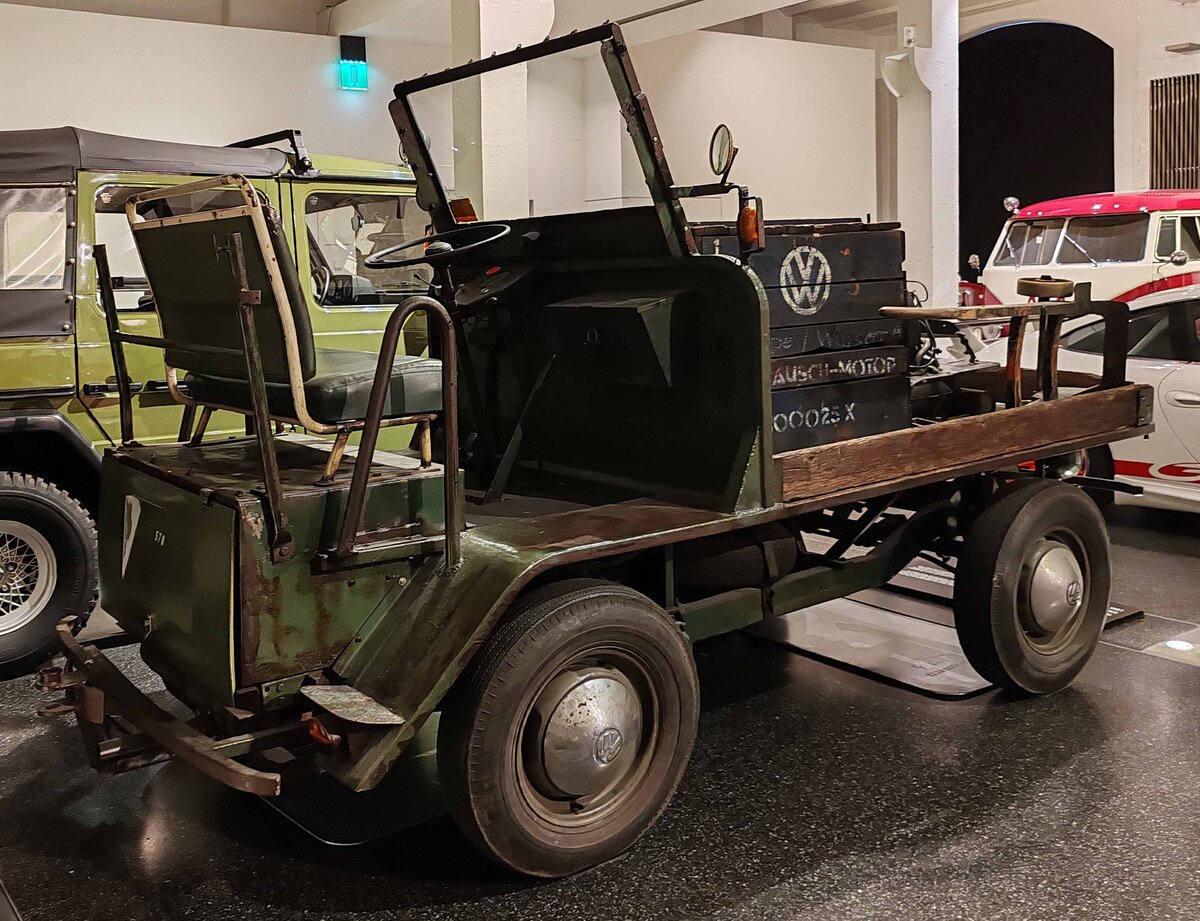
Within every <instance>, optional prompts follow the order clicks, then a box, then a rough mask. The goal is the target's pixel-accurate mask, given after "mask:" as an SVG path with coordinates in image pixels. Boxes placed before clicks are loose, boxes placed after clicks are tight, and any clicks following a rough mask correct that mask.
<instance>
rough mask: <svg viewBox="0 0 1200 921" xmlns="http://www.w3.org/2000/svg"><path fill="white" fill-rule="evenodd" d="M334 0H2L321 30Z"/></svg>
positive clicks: (253, 26)
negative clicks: (326, 12)
mask: <svg viewBox="0 0 1200 921" xmlns="http://www.w3.org/2000/svg"><path fill="white" fill-rule="evenodd" d="M332 2H333V0H0V3H23V4H26V5H28V6H45V7H56V8H58V9H70V10H81V11H83V12H89V13H112V14H114V15H117V16H145V17H147V18H149V19H172V20H177V21H179V22H206V23H211V24H213V25H225V26H244V27H246V28H249V29H280V30H283V31H286V32H311V33H316V32H321V33H325V32H326V30H325V29H323V28H320V26H321V25H323V24H324V20H325V18H326V17H325V15H323V14H324V11H325V8H326V7H327V6H329V5H330V3H332Z"/></svg>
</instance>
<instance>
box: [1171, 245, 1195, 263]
mask: <svg viewBox="0 0 1200 921" xmlns="http://www.w3.org/2000/svg"><path fill="white" fill-rule="evenodd" d="M1191 261H1192V260H1191V257H1190V256H1189V255H1188V254H1187V253H1185V252H1184V251H1183V250H1181V249H1177V250H1175V252H1173V253H1171V265H1187V264H1188V263H1189V262H1191Z"/></svg>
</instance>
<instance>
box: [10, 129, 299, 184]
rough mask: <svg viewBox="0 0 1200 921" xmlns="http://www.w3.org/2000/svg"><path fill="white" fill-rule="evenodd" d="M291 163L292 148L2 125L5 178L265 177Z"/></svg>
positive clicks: (41, 180) (57, 180)
mask: <svg viewBox="0 0 1200 921" xmlns="http://www.w3.org/2000/svg"><path fill="white" fill-rule="evenodd" d="M288 167H289V162H288V157H287V154H286V153H284V152H283V151H282V150H278V149H275V148H269V147H268V148H239V147H208V146H205V145H202V144H176V143H173V142H170V141H151V140H147V139H145V138H130V137H121V136H120V135H115V134H102V133H100V132H98V131H85V130H83V129H82V128H69V127H68V128H39V129H34V130H28V131H0V181H6V180H7V181H10V182H70V181H72V180H73V179H74V178H75V173H76V171H78V170H94V171H105V170H110V171H116V172H126V173H183V174H186V175H212V176H220V175H223V174H225V173H237V174H239V175H242V176H248V177H263V176H278V175H279V174H280V173H282V172H284V171H285V170H287V169H288Z"/></svg>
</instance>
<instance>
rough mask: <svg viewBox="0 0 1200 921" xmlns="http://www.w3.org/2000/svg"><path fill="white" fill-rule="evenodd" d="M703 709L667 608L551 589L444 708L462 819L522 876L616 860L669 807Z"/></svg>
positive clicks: (584, 587) (598, 585)
mask: <svg viewBox="0 0 1200 921" xmlns="http://www.w3.org/2000/svg"><path fill="white" fill-rule="evenodd" d="M698 713H699V690H698V684H697V679H696V669H695V663H694V662H693V660H692V654H691V648H690V646H689V645H688V642H687V640H686V639H685V638H684V636H683V633H682V632H681V630H680V628H679V626H678V625H677V624H676V623H675V622H674V621H673V620H672V619H671V618H670V617H669V616H668V615H667V614H666V612H664V611H663V610H662V609H661V608H660V607H658V606H657V605H655V604H654V603H653V602H652V601H650V600H649V599H648V598H646V597H645V596H643V595H641V594H639V593H638V592H635V591H633V590H631V589H628V588H625V587H623V586H620V585H616V584H613V583H607V582H599V581H592V580H573V581H569V582H562V583H556V584H553V585H548V586H545V587H543V588H541V589H538V590H537V591H534V592H531V593H530V594H529V595H528V596H527V597H526V598H524V599H522V600H521V601H519V602H518V603H517V607H516V608H515V609H514V611H513V612H512V614H511V615H510V616H509V618H508V620H507V621H506V622H505V623H504V624H503V625H502V626H501V627H500V628H499V629H498V631H497V632H496V633H495V634H494V635H493V637H492V638H491V639H490V640H489V641H488V642H487V644H486V645H485V647H484V649H483V650H482V651H481V652H480V654H479V658H478V659H477V664H476V665H474V666H473V668H472V671H471V673H470V674H469V675H468V676H466V677H465V678H464V679H463V681H461V682H460V685H459V687H458V689H456V691H455V692H454V694H453V695H452V696H451V698H450V699H449V700H448V701H447V703H446V706H445V707H444V709H443V712H442V722H441V727H440V729H439V739H438V768H439V773H440V775H441V779H442V784H443V786H444V788H445V790H446V794H447V801H448V804H449V807H450V813H451V815H452V816H453V817H454V819H455V821H456V822H457V823H458V825H459V827H460V828H461V829H462V830H463V832H464V833H465V834H466V835H467V837H468V838H469V839H470V840H471V841H472V842H473V843H474V844H475V845H476V846H477V847H478V848H479V849H480V850H482V851H483V852H484V853H485V854H487V855H488V856H489V857H491V858H492V859H493V860H495V861H497V862H498V863H500V864H502V865H504V866H506V867H508V868H510V869H513V870H516V871H517V872H520V873H525V874H528V875H531V876H541V877H559V876H566V875H568V874H570V873H575V872H577V871H579V870H583V869H586V868H588V867H592V866H595V865H597V864H599V863H603V862H604V861H606V860H609V859H610V858H612V857H615V856H617V855H618V854H620V853H621V852H622V851H624V850H625V849H626V848H628V847H629V846H630V845H632V844H633V843H634V842H635V841H636V840H637V839H638V838H639V837H640V836H641V835H642V834H643V833H644V832H645V831H646V830H647V829H648V828H649V827H650V826H651V825H653V824H654V822H655V820H656V819H657V818H658V816H659V815H661V813H662V811H663V810H664V809H665V808H666V806H667V803H668V802H669V801H670V799H671V796H672V794H673V793H674V791H675V788H676V786H677V785H678V783H679V780H680V778H681V777H682V776H683V771H684V768H685V767H686V766H687V762H688V759H689V757H690V756H691V751H692V744H693V742H694V741H695V737H696V723H697V718H698Z"/></svg>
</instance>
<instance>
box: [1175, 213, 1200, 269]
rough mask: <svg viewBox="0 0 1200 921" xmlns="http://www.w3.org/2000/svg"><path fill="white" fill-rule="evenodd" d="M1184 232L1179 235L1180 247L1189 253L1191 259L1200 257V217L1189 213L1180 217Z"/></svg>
mask: <svg viewBox="0 0 1200 921" xmlns="http://www.w3.org/2000/svg"><path fill="white" fill-rule="evenodd" d="M1179 223H1180V225H1181V228H1182V231H1183V232H1182V233H1181V234H1180V235H1179V236H1180V240H1179V248H1180V249H1182V250H1183V251H1184V252H1185V253H1187V254H1188V258H1189V259H1200V217H1196V216H1195V215H1189V216H1188V217H1184V218H1180V219H1179Z"/></svg>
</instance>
